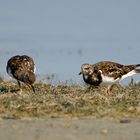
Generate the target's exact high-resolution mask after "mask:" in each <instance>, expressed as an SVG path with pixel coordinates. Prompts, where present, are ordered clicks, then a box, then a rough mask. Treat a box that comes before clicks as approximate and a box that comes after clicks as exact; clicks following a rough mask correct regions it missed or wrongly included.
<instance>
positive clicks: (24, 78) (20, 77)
mask: <svg viewBox="0 0 140 140" xmlns="http://www.w3.org/2000/svg"><path fill="white" fill-rule="evenodd" d="M6 70H7V73H8V74H9V75H10V76H11V77H13V78H14V79H16V80H17V81H18V85H19V87H20V89H21V84H20V82H23V83H25V84H26V85H27V86H29V87H30V88H32V90H33V92H35V88H34V86H33V84H34V82H35V80H36V76H35V64H34V61H33V59H32V58H31V57H29V56H27V55H22V56H20V55H16V56H13V57H12V58H10V59H9V60H8V62H7V67H6Z"/></svg>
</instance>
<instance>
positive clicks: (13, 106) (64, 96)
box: [0, 81, 140, 119]
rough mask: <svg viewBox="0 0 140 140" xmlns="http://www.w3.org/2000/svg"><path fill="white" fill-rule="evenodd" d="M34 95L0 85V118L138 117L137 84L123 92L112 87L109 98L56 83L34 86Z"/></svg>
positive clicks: (100, 91) (14, 86) (139, 90)
mask: <svg viewBox="0 0 140 140" xmlns="http://www.w3.org/2000/svg"><path fill="white" fill-rule="evenodd" d="M35 89H36V93H35V94H34V93H33V92H32V91H31V90H29V89H26V88H25V87H23V92H22V94H19V91H18V86H17V84H15V83H13V82H3V81H1V83H0V117H1V118H22V117H41V118H55V117H62V118H64V117H68V118H78V117H91V118H108V119H112V118H113V119H130V118H140V85H138V84H137V85H129V86H127V87H125V88H124V89H122V88H120V87H116V88H115V87H114V89H113V95H112V96H108V95H106V92H105V91H106V89H105V88H104V87H101V88H98V89H96V88H89V87H88V86H86V85H85V86H83V87H81V86H80V85H67V84H60V85H56V86H52V85H49V84H44V83H38V84H36V85H35Z"/></svg>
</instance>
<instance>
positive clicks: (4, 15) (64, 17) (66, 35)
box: [0, 0, 140, 83]
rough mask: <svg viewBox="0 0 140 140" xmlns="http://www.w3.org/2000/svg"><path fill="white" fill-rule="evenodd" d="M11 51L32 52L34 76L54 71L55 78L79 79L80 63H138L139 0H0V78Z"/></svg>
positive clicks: (45, 77)
mask: <svg viewBox="0 0 140 140" xmlns="http://www.w3.org/2000/svg"><path fill="white" fill-rule="evenodd" d="M17 54H26V55H30V56H32V57H33V58H34V61H35V63H36V68H37V71H36V73H37V76H38V80H41V79H42V80H45V79H47V77H48V76H50V75H54V81H55V82H59V81H61V82H66V81H67V82H72V83H81V82H82V81H83V80H82V77H81V76H79V75H78V73H79V72H80V67H81V64H83V63H96V62H98V61H102V60H110V61H115V62H118V63H122V64H131V63H132V64H133V63H140V1H138V0H123V1H122V0H117V1H115V0H106V1H105V0H5V1H0V75H1V76H3V77H4V78H8V75H7V74H6V70H5V67H6V63H7V60H8V59H9V58H10V57H11V56H13V55H17ZM139 79H140V76H138V75H137V76H134V80H135V81H139ZM125 81H126V83H127V82H129V81H130V79H129V78H128V79H127V80H125Z"/></svg>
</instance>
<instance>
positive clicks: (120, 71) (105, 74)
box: [79, 61, 140, 93]
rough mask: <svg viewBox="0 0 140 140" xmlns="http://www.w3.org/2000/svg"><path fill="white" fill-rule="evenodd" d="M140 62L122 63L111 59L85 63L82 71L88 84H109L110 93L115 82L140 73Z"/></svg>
mask: <svg viewBox="0 0 140 140" xmlns="http://www.w3.org/2000/svg"><path fill="white" fill-rule="evenodd" d="M138 67H140V64H133V65H122V64H119V63H115V62H110V61H101V62H98V63H96V64H92V65H91V64H83V65H82V66H81V72H80V73H79V74H83V79H84V81H85V82H86V83H87V84H91V85H94V86H95V85H96V86H99V85H101V84H107V85H108V91H107V92H108V93H111V88H112V86H113V85H114V84H116V83H118V82H119V81H121V80H123V79H125V78H126V77H129V76H132V75H134V74H137V73H140V69H138Z"/></svg>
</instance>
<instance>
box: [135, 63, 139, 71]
mask: <svg viewBox="0 0 140 140" xmlns="http://www.w3.org/2000/svg"><path fill="white" fill-rule="evenodd" d="M137 67H140V64H137V65H136V69H135V72H136V73H140V69H137Z"/></svg>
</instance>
